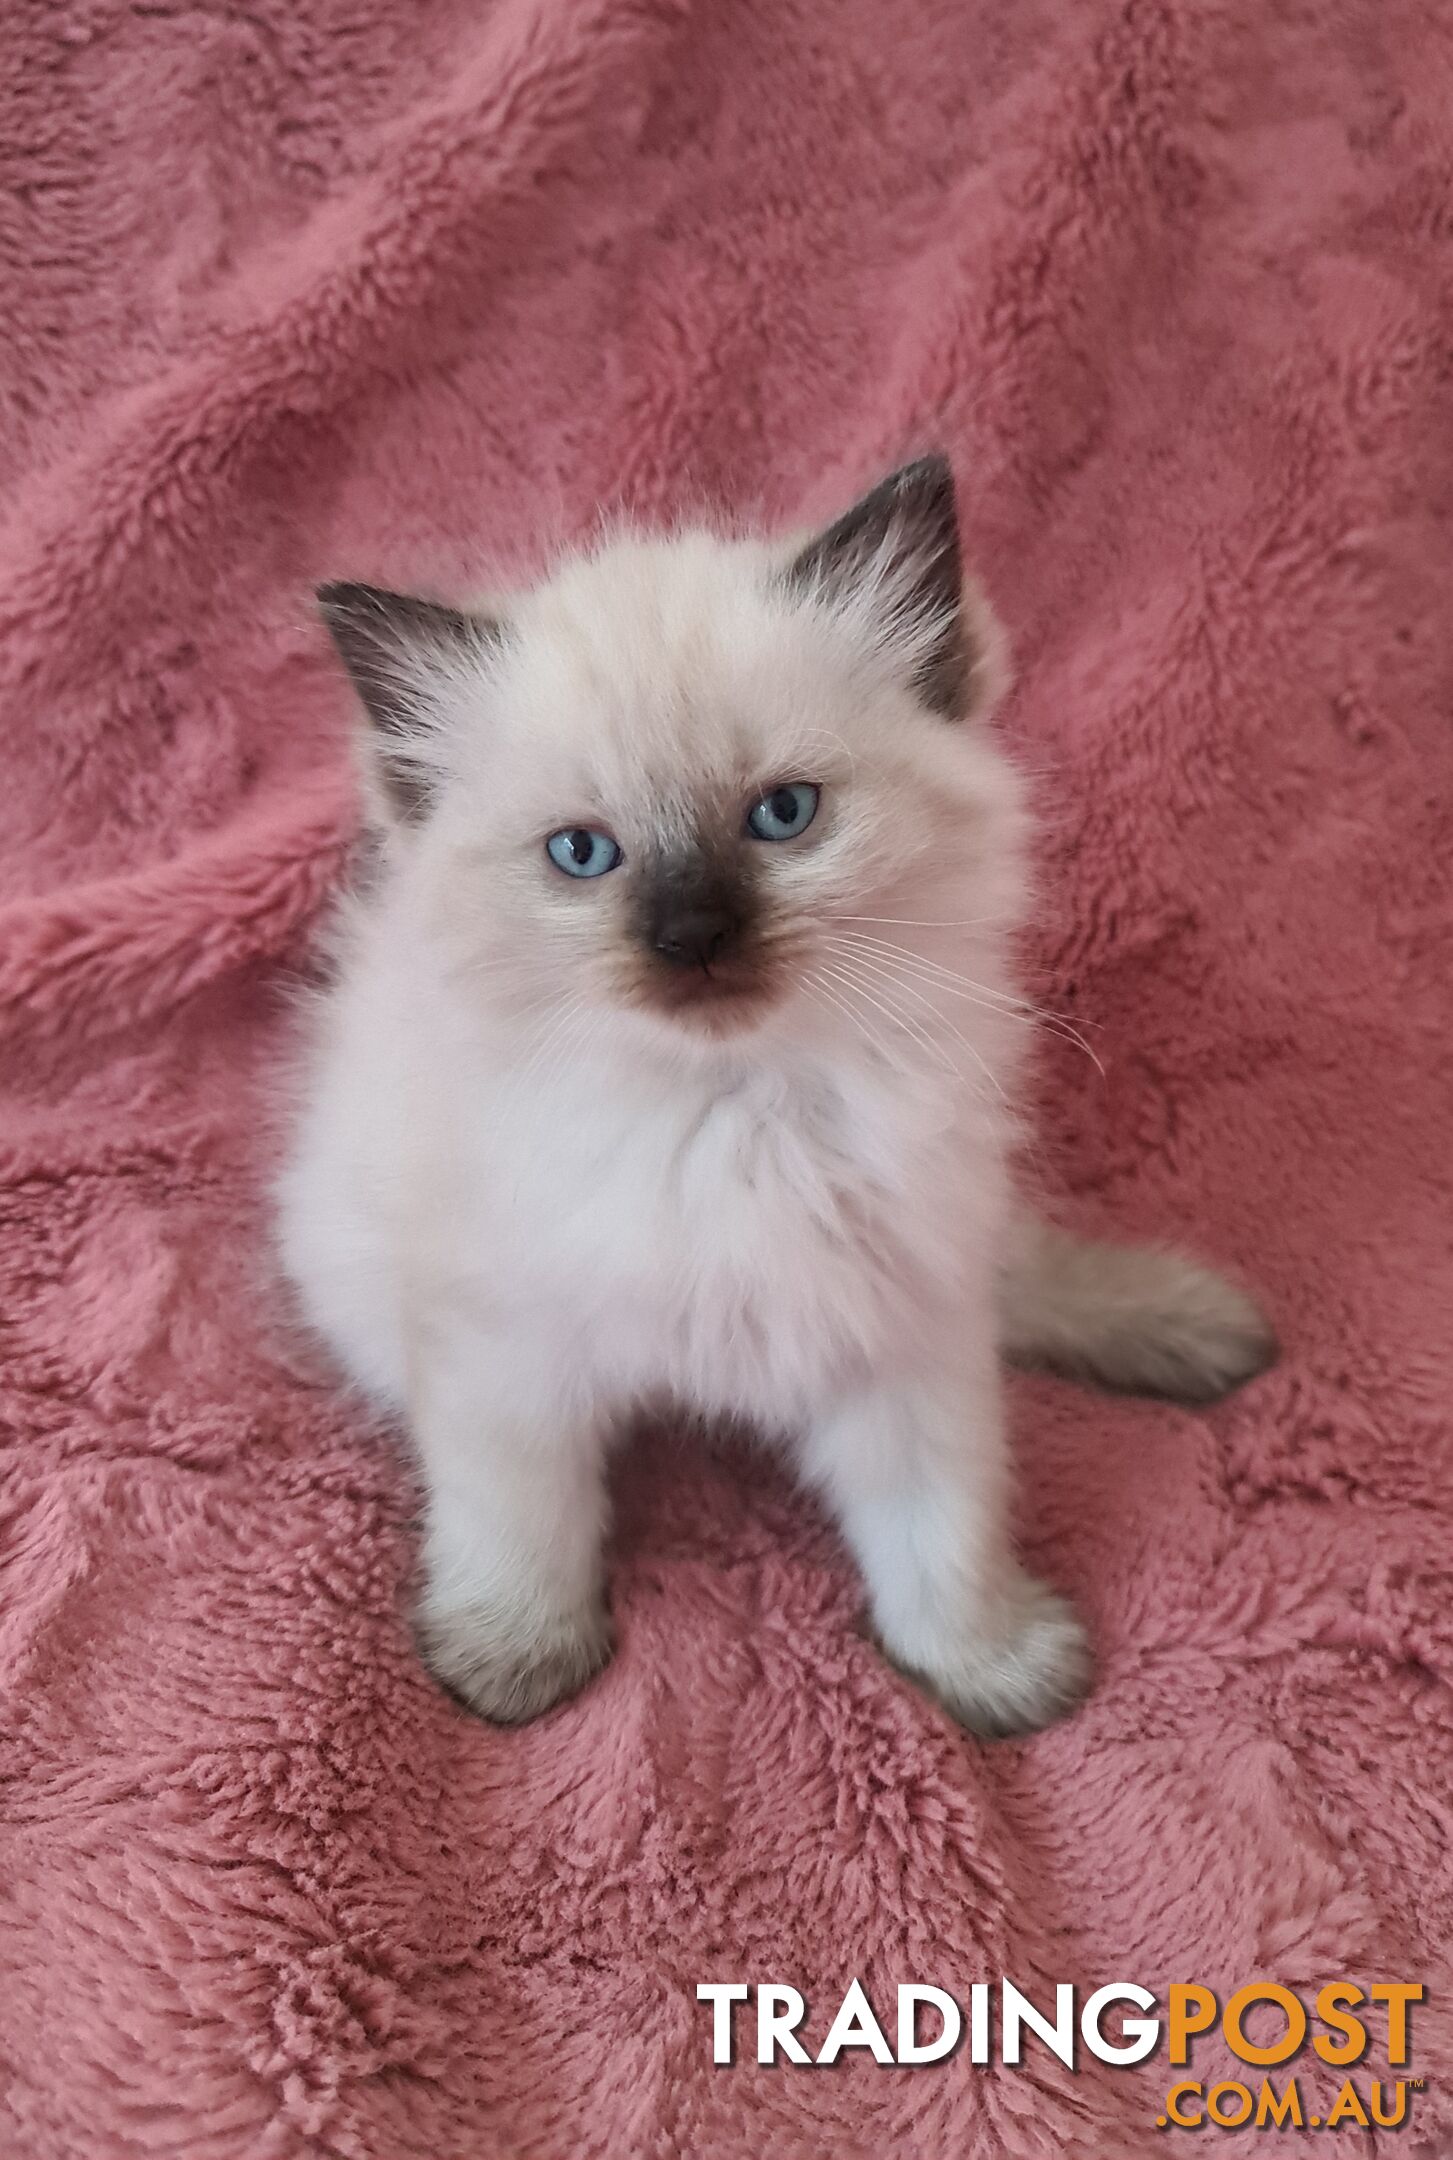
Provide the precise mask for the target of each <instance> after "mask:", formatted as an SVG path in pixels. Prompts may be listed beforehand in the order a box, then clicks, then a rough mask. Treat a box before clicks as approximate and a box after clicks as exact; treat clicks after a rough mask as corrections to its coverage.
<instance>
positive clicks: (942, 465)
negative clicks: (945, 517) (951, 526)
mask: <svg viewBox="0 0 1453 2160" xmlns="http://www.w3.org/2000/svg"><path fill="white" fill-rule="evenodd" d="M889 485H890V487H891V488H892V489H893V491H894V493H895V494H898V495H909V496H916V497H918V498H920V499H921V500H924V501H939V500H946V501H948V502H950V503H951V502H952V501H953V495H954V469H953V466H952V465H951V464H950V463H949V461H948V458H947V456H946V455H945V453H944V452H943V451H942V450H925V451H924V453H923V455H922V456H921V457H916V458H912V459H910V461H909V462H908V464H906V465H900V466H899V468H898V470H897V472H895V473H894V474H893V475H892V476H891V479H890V481H889Z"/></svg>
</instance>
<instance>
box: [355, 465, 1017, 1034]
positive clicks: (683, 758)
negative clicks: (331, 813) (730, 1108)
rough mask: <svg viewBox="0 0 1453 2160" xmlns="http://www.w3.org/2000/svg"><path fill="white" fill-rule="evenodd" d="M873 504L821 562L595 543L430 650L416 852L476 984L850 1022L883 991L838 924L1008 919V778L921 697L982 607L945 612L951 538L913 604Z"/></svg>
mask: <svg viewBox="0 0 1453 2160" xmlns="http://www.w3.org/2000/svg"><path fill="white" fill-rule="evenodd" d="M945 477H946V476H945ZM890 485H896V486H899V487H900V489H901V486H902V483H901V481H899V482H895V483H890ZM879 492H880V494H881V492H882V491H879ZM874 500H875V498H873V497H870V498H868V502H869V504H872V503H873V502H874ZM891 507H892V509H893V511H894V513H895V514H896V515H897V516H898V518H899V519H900V525H899V526H897V527H895V526H892V525H891V524H890V525H889V526H888V527H887V528H886V537H885V533H884V532H883V531H880V532H878V533H876V534H873V533H870V534H869V536H868V537H869V543H870V544H869V545H867V546H866V547H863V546H861V545H860V546H859V549H858V554H857V556H856V557H855V558H854V557H852V556H851V554H850V553H849V554H847V555H846V556H845V555H844V549H845V547H846V544H847V543H846V541H845V540H844V538H843V536H842V534H843V529H847V530H848V533H849V538H851V530H850V529H849V528H847V521H843V529H837V528H835V533H837V535H838V537H837V539H836V541H835V542H833V536H832V535H829V536H824V541H823V542H819V543H815V544H814V545H815V546H817V547H818V548H819V549H821V548H822V547H823V546H824V545H827V544H828V543H833V545H832V546H829V548H828V557H827V559H826V561H823V560H819V559H814V558H813V557H812V554H811V551H810V550H807V551H800V552H797V553H794V551H790V550H789V551H784V550H782V549H780V548H779V549H764V548H761V547H757V546H749V545H743V544H740V543H727V542H722V541H719V540H716V539H713V538H711V537H708V536H706V535H700V534H697V535H691V536H688V537H687V538H685V539H678V540H671V541H645V542H641V541H632V542H626V543H622V544H619V545H617V546H614V547H612V548H610V549H608V550H606V551H605V552H603V553H601V554H600V555H598V556H596V557H594V558H591V559H588V560H582V561H578V562H576V563H573V564H571V565H570V566H568V567H567V568H566V569H565V570H564V571H563V572H562V573H561V574H560V575H558V576H557V577H556V578H555V579H553V580H552V581H551V582H550V583H549V584H547V585H545V586H543V587H541V588H540V589H539V590H537V591H536V592H534V593H533V594H531V595H529V596H527V597H526V598H525V599H523V600H522V601H520V602H518V603H517V604H516V605H515V606H514V607H513V608H512V609H511V611H510V615H509V618H508V621H507V623H506V624H505V625H504V627H503V628H502V629H501V631H500V634H499V636H498V639H497V640H495V639H489V640H483V641H481V640H478V639H474V638H467V639H466V640H465V641H464V644H463V645H462V646H461V647H460V648H459V649H458V650H456V652H455V653H454V654H453V656H452V657H451V658H450V659H449V660H448V662H447V664H446V665H445V666H444V667H442V668H441V669H439V670H437V671H436V676H435V680H436V684H437V687H436V689H435V690H434V692H433V699H434V704H433V710H434V712H435V714H436V716H437V734H435V735H434V736H433V737H432V739H431V744H430V759H431V762H433V763H436V764H437V765H438V767H439V768H440V772H441V777H440V778H439V780H438V782H437V784H436V786H435V788H434V789H433V791H432V795H431V796H430V798H429V799H427V800H425V801H424V802H422V803H421V804H419V805H418V806H417V808H416V811H415V818H416V824H415V829H414V831H413V833H412V836H411V844H412V846H413V848H414V849H415V850H416V862H415V868H414V871H413V874H414V875H415V876H417V877H418V878H419V879H420V880H421V882H422V885H423V887H424V888H425V889H426V890H427V892H428V894H429V903H430V908H431V912H432V913H433V914H434V915H435V916H436V917H437V919H438V921H439V923H440V926H441V930H442V932H443V934H444V935H446V936H447V938H448V939H449V942H450V944H451V947H452V949H454V950H457V951H458V953H459V954H460V957H461V961H462V964H463V967H464V968H465V969H466V970H470V971H472V974H473V979H474V980H475V981H476V982H477V983H478V985H479V990H480V994H481V995H483V996H486V997H489V998H491V999H494V1000H497V1001H499V1002H500V1003H503V1004H505V1005H508V1006H511V1007H514V1008H516V1009H518V1010H521V1011H536V1010H539V1011H563V1010H564V1009H565V1008H566V1007H567V1006H569V1007H579V1008H580V1009H582V1010H587V1009H588V1010H589V1011H590V1012H592V1013H594V1014H597V1015H602V1016H603V1015H605V1014H613V1015H619V1016H630V1018H631V1019H632V1020H633V1021H635V1022H637V1023H642V1024H645V1025H647V1026H649V1027H651V1028H653V1029H655V1030H656V1031H657V1032H658V1033H659V1031H660V1030H663V1029H664V1030H668V1031H670V1033H671V1036H672V1037H673V1039H675V1040H677V1041H679V1042H681V1043H682V1044H695V1045H698V1046H702V1045H708V1044H711V1043H713V1042H720V1041H722V1040H723V1039H730V1038H734V1037H739V1036H742V1035H744V1034H746V1033H748V1032H750V1031H756V1030H760V1029H762V1028H764V1027H769V1026H771V1025H773V1024H775V1023H776V1022H778V1021H780V1020H782V1019H785V1018H786V1017H787V1016H788V1015H794V1016H795V1021H794V1024H797V1025H804V1024H806V1025H810V1026H812V1027H813V1028H815V1029H817V1030H818V1031H820V1032H822V1033H825V1034H828V1035H831V1034H832V1033H833V1032H834V1031H835V1030H841V1029H842V1028H844V1027H846V1026H848V1025H849V1021H850V1020H851V1024H852V1026H853V1027H854V1028H855V1029H856V1030H857V1031H858V1032H859V1033H860V1032H861V1029H862V1026H863V1024H864V1021H865V1020H866V1022H867V1023H868V1024H869V1025H870V1024H871V1021H872V1006H873V998H874V994H875V990H876V992H877V993H879V994H881V995H882V996H883V997H886V998H889V999H890V1000H892V1001H893V1002H896V1003H897V1004H898V1005H900V1006H902V1005H903V1003H904V999H903V992H902V990H901V988H900V989H898V990H897V991H896V992H895V991H893V990H892V989H891V988H890V986H889V983H888V981H887V978H886V975H885V976H884V978H883V979H881V980H880V978H879V977H878V975H877V974H876V973H875V972H874V969H875V967H876V966H880V965H883V963H882V962H875V959H874V954H873V949H872V948H870V947H868V946H865V945H863V944H859V945H858V946H857V948H856V949H855V951H854V952H853V953H851V954H850V953H849V952H848V950H847V949H846V948H845V945H844V940H845V939H846V938H848V937H857V938H859V939H876V940H880V941H882V942H883V943H884V944H890V943H898V944H901V943H903V941H904V940H905V938H906V939H907V940H908V941H909V943H910V944H911V943H912V940H913V934H914V933H913V928H912V927H900V928H898V929H895V928H894V927H893V925H894V924H895V923H896V924H899V925H905V926H910V925H911V926H917V925H919V924H922V923H924V922H925V921H929V922H934V923H952V924H965V925H972V924H986V925H987V924H999V923H1002V921H1003V920H1004V919H1005V917H1006V915H1007V914H1008V913H1009V912H1010V911H1011V910H1012V908H1013V906H1014V903H1015V901H1016V899H1017V892H1018V876H1017V812H1016V790H1015V787H1014V783H1013V779H1012V776H1011V775H1010V773H1009V772H1008V770H1007V768H1006V767H1005V765H1004V763H1003V761H1002V759H1001V758H1000V757H999V755H998V754H997V753H996V752H995V751H994V749H993V748H992V746H991V744H990V743H989V742H988V740H987V739H986V736H985V734H984V732H983V731H982V729H981V728H980V726H979V725H978V719H979V718H980V717H981V715H980V714H978V713H974V714H973V715H972V717H969V718H967V719H965V720H962V721H960V722H959V723H958V724H953V723H952V722H951V721H950V720H949V719H948V718H947V717H946V715H945V712H944V711H943V710H942V709H941V708H942V707H943V706H944V705H946V704H949V703H951V702H952V703H957V705H958V706H959V707H960V709H967V708H972V707H973V706H974V705H975V704H976V703H977V704H979V705H982V704H983V703H984V702H985V700H984V698H983V696H982V695H981V696H978V697H977V698H976V695H975V692H976V687H977V686H978V685H979V684H980V683H981V682H982V678H983V676H984V674H985V672H986V670H987V666H988V661H989V658H990V656H989V655H988V654H987V653H985V652H983V651H982V650H980V645H981V642H982V640H983V639H984V638H985V637H986V636H987V635H988V634H989V632H988V625H987V618H986V617H985V616H984V615H983V612H982V610H976V612H975V615H974V618H973V620H972V622H970V621H968V620H967V619H966V617H965V615H964V613H963V612H962V610H961V609H959V607H958V605H957V602H958V595H959V576H958V565H957V552H956V549H955V550H954V552H953V560H952V568H951V579H952V583H951V588H950V590H951V595H952V600H953V602H954V605H953V607H951V608H950V609H949V610H948V611H947V612H945V611H944V608H943V605H942V593H941V591H940V593H938V594H937V595H934V596H932V604H933V607H934V609H935V610H936V612H934V613H933V614H932V615H931V616H929V617H927V618H925V615H924V613H923V611H922V610H921V609H920V612H919V614H918V615H916V616H915V615H913V614H912V613H911V595H912V591H913V588H910V587H909V586H908V585H907V584H906V583H905V581H904V579H903V578H902V577H901V576H900V577H898V578H897V579H896V580H895V579H894V578H893V577H891V576H890V575H888V573H889V572H890V571H891V569H892V562H891V559H890V558H889V555H888V552H887V551H888V547H889V544H890V542H891V541H892V540H893V539H894V538H895V537H896V539H897V541H898V544H899V546H900V549H906V548H907V547H908V546H909V543H910V540H911V539H912V538H913V535H911V534H910V533H908V532H906V531H905V530H904V529H903V527H902V525H901V520H902V509H901V499H900V498H894V500H893V503H892V505H891ZM938 508H939V512H940V516H941V510H942V506H941V504H940V505H939V506H938ZM949 508H950V515H951V498H950V505H949ZM851 515H858V516H861V515H862V506H860V511H859V512H858V513H854V514H851ZM881 522H882V520H881V518H880V524H881ZM859 538H861V536H859ZM920 539H921V536H920ZM833 546H835V547H836V551H837V552H836V554H834V553H833ZM794 562H795V564H796V566H797V567H796V569H795V571H794V569H793V565H794ZM914 563H915V565H916V568H917V571H918V574H919V575H920V577H921V576H923V575H924V574H925V565H924V560H923V554H922V549H921V546H920V553H919V555H918V556H917V557H915V558H914ZM934 567H935V565H934V564H932V563H930V564H929V565H928V568H929V569H932V568H934ZM937 567H940V568H941V567H942V566H937ZM895 612H896V616H897V624H896V628H897V636H896V638H895V637H894V636H891V635H887V634H885V625H884V620H883V617H884V615H885V613H886V614H888V615H889V616H892V615H894V614H895ZM334 627H335V632H336V631H337V623H336V621H335V625H334ZM930 632H931V633H932V634H931V635H930V634H929V633H930ZM946 639H949V640H952V641H953V642H952V648H951V650H948V651H945V649H944V646H945V640H946ZM341 642H343V640H342V638H341V637H340V643H341ZM345 649H346V648H345ZM936 671H941V672H936ZM355 673H356V674H357V673H358V670H357V668H355ZM425 680H427V678H425ZM972 934H973V933H972V931H971V930H966V932H965V935H966V936H969V937H971V936H972ZM910 1010H911V1008H910Z"/></svg>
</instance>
